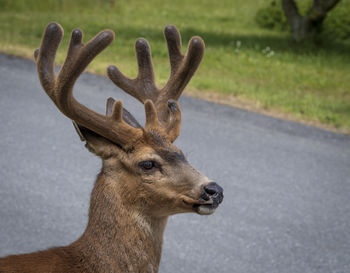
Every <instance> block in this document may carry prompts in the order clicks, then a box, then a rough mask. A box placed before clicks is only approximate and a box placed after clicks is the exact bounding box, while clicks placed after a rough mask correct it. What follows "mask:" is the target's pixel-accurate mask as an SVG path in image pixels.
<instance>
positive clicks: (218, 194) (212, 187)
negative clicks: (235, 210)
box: [202, 182, 224, 204]
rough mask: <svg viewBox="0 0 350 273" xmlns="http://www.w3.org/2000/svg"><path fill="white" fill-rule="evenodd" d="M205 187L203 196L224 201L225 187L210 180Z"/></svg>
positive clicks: (219, 201)
mask: <svg viewBox="0 0 350 273" xmlns="http://www.w3.org/2000/svg"><path fill="white" fill-rule="evenodd" d="M203 189H204V193H203V194H202V198H203V199H204V200H206V201H208V200H209V199H210V198H212V199H213V200H214V201H216V202H217V203H219V204H220V203H221V202H222V199H223V198H224V189H223V188H221V187H220V186H219V185H218V184H216V183H215V182H210V183H208V184H207V185H205V186H204V188H203Z"/></svg>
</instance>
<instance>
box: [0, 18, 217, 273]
mask: <svg viewBox="0 0 350 273" xmlns="http://www.w3.org/2000/svg"><path fill="white" fill-rule="evenodd" d="M164 36H165V39H166V42H167V47H168V54H169V60H170V76H169V79H168V82H167V83H166V84H165V86H164V87H163V88H158V87H157V86H156V84H155V80H154V73H153V64H152V59H151V51H150V46H149V44H148V42H147V40H145V39H143V38H140V39H137V40H136V43H135V51H136V57H137V63H138V75H137V77H136V78H134V79H131V78H128V77H127V76H125V75H124V74H123V73H122V72H121V71H120V70H119V69H118V68H117V67H116V66H113V65H111V66H109V67H108V68H107V75H108V77H109V78H110V79H111V80H112V82H113V83H114V84H115V85H117V86H118V87H119V88H121V89H122V90H124V91H125V92H127V93H128V94H129V95H131V96H133V97H134V98H136V99H137V100H138V101H140V102H141V103H142V104H143V105H144V109H145V116H146V118H145V125H144V126H141V125H140V124H139V122H138V121H137V120H136V119H135V118H134V116H133V115H132V114H131V113H130V112H128V111H127V110H126V109H125V108H124V107H123V104H122V102H121V101H119V100H114V99H113V98H108V99H107V104H106V114H105V115H103V114H100V113H98V112H95V111H94V110H92V109H89V108H88V107H86V106H84V105H83V104H80V103H79V102H78V101H77V100H76V99H75V98H74V96H73V87H74V84H75V82H76V80H77V79H78V77H79V76H80V75H81V74H82V72H83V71H84V70H85V68H86V67H87V66H88V64H89V63H90V62H91V61H92V60H93V59H94V58H95V57H96V56H97V55H98V54H99V53H100V52H101V51H103V50H104V49H105V48H106V47H107V46H108V45H110V44H111V42H112V41H113V40H114V32H113V31H111V30H103V31H101V32H99V33H98V34H97V35H96V36H95V37H93V38H92V39H91V40H90V41H88V42H87V43H85V44H84V43H83V42H82V38H83V33H82V31H81V30H79V29H75V30H73V32H72V34H71V38H70V42H69V47H68V52H67V57H66V59H65V61H64V63H63V65H62V66H61V68H60V70H59V73H58V74H57V75H56V73H55V55H56V52H57V49H58V47H59V44H60V43H61V40H62V37H63V28H62V27H61V26H60V25H59V24H58V23H56V22H52V23H50V24H48V25H47V27H46V29H45V31H44V34H43V37H42V42H41V45H40V48H39V49H37V50H36V51H35V53H34V59H35V62H36V66H37V71H38V75H39V79H40V83H41V85H42V87H43V89H44V90H45V92H46V94H47V95H48V96H49V97H50V98H51V100H52V101H53V103H54V104H55V105H56V107H57V108H58V109H59V110H60V111H61V112H62V113H63V114H64V115H65V116H67V117H68V118H69V119H70V120H71V121H72V122H73V124H74V127H75V129H76V131H77V133H78V135H79V136H80V138H81V140H82V141H84V142H85V146H86V148H87V149H88V150H89V151H90V152H92V153H93V154H95V155H97V156H98V157H100V158H101V160H102V168H101V171H100V173H99V174H98V176H97V179H96V181H95V184H94V187H93V190H92V193H91V198H90V207H89V215H88V223H87V226H86V228H85V231H84V232H83V234H82V235H81V236H80V237H79V238H78V239H77V240H76V241H74V242H73V243H71V244H70V245H68V246H63V247H55V248H50V249H48V250H46V251H39V252H34V253H30V254H21V255H10V256H7V257H4V258H1V259H0V272H2V273H5V272H11V273H13V272H36V273H38V272H39V273H41V272H46V273H47V272H55V273H63V272H65V273H67V272H72V273H80V272H87V273H89V272H91V273H92V272H95V273H96V272H120V273H121V272H123V273H125V272H143V273H144V272H146V273H155V272H158V269H159V263H160V259H161V252H162V244H163V234H164V230H165V228H166V225H167V221H168V218H169V217H170V216H171V215H174V214H177V213H186V212H193V213H197V214H200V215H210V214H212V213H214V212H215V210H216V209H217V207H218V206H219V204H220V203H221V202H222V201H223V189H222V187H220V186H219V185H218V184H217V183H216V182H214V181H212V180H210V179H209V178H208V177H206V176H205V175H204V174H202V173H201V172H199V171H198V170H196V169H195V168H194V167H192V166H191V165H190V163H189V162H188V161H187V159H186V157H185V155H184V153H183V152H182V151H181V150H180V149H179V148H178V147H176V146H175V145H174V144H173V143H174V141H175V140H176V138H177V137H178V136H179V134H180V127H181V109H180V106H179V103H178V100H179V97H180V96H181V94H182V92H183V90H184V88H185V87H186V85H187V84H188V82H189V81H190V79H191V78H192V76H193V74H194V73H195V71H196V70H197V68H198V66H199V64H200V62H201V59H202V57H203V54H204V47H205V46H204V42H203V40H202V39H201V38H200V37H197V36H195V37H192V38H191V40H190V41H189V43H188V47H187V52H186V54H182V50H181V36H180V33H179V31H178V30H177V28H176V27H175V26H174V25H168V26H166V28H165V30H164Z"/></svg>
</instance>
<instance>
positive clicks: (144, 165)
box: [139, 160, 156, 171]
mask: <svg viewBox="0 0 350 273" xmlns="http://www.w3.org/2000/svg"><path fill="white" fill-rule="evenodd" d="M139 167H140V168H141V169H143V170H145V171H150V170H152V169H154V168H155V167H156V163H155V162H154V161H150V160H147V161H141V162H140V163H139Z"/></svg>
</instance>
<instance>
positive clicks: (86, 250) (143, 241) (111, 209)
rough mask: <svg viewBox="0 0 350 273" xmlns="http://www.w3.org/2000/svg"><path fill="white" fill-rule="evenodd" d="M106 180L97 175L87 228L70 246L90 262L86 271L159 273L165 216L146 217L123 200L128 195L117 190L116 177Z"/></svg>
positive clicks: (137, 208)
mask: <svg viewBox="0 0 350 273" xmlns="http://www.w3.org/2000/svg"><path fill="white" fill-rule="evenodd" d="M109 180H111V178H110V177H109V176H108V175H107V174H105V173H103V172H101V173H100V174H99V176H98V178H97V181H96V183H95V187H94V189H93V191H92V194H91V203H90V210H89V222H88V225H87V228H86V230H85V232H84V234H83V235H82V237H81V238H80V239H79V240H78V241H76V242H75V243H74V244H73V247H74V248H77V249H78V251H79V252H80V253H82V254H81V255H83V256H84V257H81V258H83V260H84V261H85V262H86V261H89V263H90V264H88V265H86V267H87V268H86V270H87V271H90V270H91V271H93V272H145V273H151V272H158V266H159V262H160V258H161V251H162V243H163V233H164V230H165V226H166V224H167V220H168V217H161V218H157V217H154V216H149V215H147V214H145V213H144V212H143V211H142V209H140V207H139V206H137V205H136V204H135V203H134V205H132V204H133V201H130V200H126V199H125V198H126V196H127V195H128V193H127V192H125V191H124V190H123V188H118V189H116V187H118V183H117V185H116V182H115V177H113V181H112V180H111V181H109ZM116 190H118V191H117V192H116ZM84 266H85V265H84Z"/></svg>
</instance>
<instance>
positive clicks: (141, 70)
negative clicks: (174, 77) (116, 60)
mask: <svg viewBox="0 0 350 273" xmlns="http://www.w3.org/2000/svg"><path fill="white" fill-rule="evenodd" d="M135 51H136V58H137V63H138V75H137V77H136V78H135V79H130V78H128V77H126V76H125V75H124V74H123V73H122V72H120V70H119V69H118V68H117V67H115V66H113V65H111V66H109V67H108V69H107V74H108V76H109V78H110V79H111V80H112V81H113V82H114V83H115V84H116V85H117V86H119V87H120V88H121V89H123V90H124V91H125V92H127V93H128V94H130V95H131V96H133V97H135V98H136V99H138V100H139V101H140V102H142V103H145V101H146V100H147V99H152V100H153V101H155V100H156V98H157V96H158V93H159V91H158V90H157V88H156V86H155V83H154V73H153V65H152V57H151V49H150V46H149V44H148V42H147V41H146V40H145V39H142V38H140V39H137V40H136V43H135Z"/></svg>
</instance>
